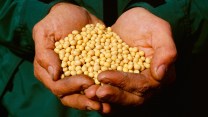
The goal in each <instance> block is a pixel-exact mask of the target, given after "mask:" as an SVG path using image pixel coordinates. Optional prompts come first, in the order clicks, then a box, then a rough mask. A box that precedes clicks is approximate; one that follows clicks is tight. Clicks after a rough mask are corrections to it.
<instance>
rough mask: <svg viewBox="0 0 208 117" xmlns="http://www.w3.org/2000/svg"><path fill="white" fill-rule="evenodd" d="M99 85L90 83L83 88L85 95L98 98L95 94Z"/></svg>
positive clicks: (94, 98)
mask: <svg viewBox="0 0 208 117" xmlns="http://www.w3.org/2000/svg"><path fill="white" fill-rule="evenodd" d="M99 87H100V85H92V86H90V87H88V88H87V89H85V90H84V93H85V95H86V96H87V97H88V98H90V99H93V100H98V98H97V96H96V90H97V89H98V88H99Z"/></svg>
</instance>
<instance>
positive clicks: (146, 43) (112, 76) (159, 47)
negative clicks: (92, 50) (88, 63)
mask: <svg viewBox="0 0 208 117" xmlns="http://www.w3.org/2000/svg"><path fill="white" fill-rule="evenodd" d="M112 29H113V31H114V32H116V33H117V34H118V35H119V36H120V37H121V39H123V41H125V42H126V43H127V44H128V45H130V46H133V47H137V48H138V49H139V50H143V51H144V52H145V54H146V55H145V56H146V57H151V58H152V61H151V68H150V69H146V70H144V71H142V72H141V73H140V74H134V73H125V72H119V71H105V72H101V73H100V74H99V75H98V80H99V81H100V82H102V83H103V84H104V85H103V86H100V87H96V88H94V89H93V88H91V90H85V93H86V95H87V96H88V97H90V98H92V97H98V98H99V99H100V100H102V101H103V102H108V103H115V104H120V105H131V106H132V105H136V106H138V105H141V104H143V103H144V101H145V100H146V99H148V98H149V97H151V95H152V94H153V92H154V91H156V90H157V89H158V88H159V87H160V86H161V85H162V84H163V83H167V82H171V81H172V80H173V79H174V78H175V75H170V73H172V72H173V73H174V67H172V64H173V62H174V61H175V59H176V54H177V51H176V47H175V44H174V41H173V38H172V34H171V27H170V25H169V23H168V22H166V21H164V20H163V19H161V18H159V17H157V16H155V15H153V14H151V13H150V12H148V11H147V10H145V9H143V8H132V9H130V10H128V11H126V12H125V13H123V14H122V15H121V16H120V17H119V18H118V19H117V21H116V23H115V24H114V25H113V26H112ZM166 76H170V77H166Z"/></svg>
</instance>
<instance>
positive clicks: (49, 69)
mask: <svg viewBox="0 0 208 117" xmlns="http://www.w3.org/2000/svg"><path fill="white" fill-rule="evenodd" d="M48 73H49V75H50V76H51V78H52V79H53V80H54V74H53V67H52V66H49V67H48Z"/></svg>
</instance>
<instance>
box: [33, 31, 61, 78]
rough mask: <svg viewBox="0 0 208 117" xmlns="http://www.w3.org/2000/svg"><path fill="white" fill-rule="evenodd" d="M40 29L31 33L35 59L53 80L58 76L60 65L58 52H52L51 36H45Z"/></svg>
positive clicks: (52, 42) (52, 38)
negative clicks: (38, 31) (39, 31)
mask: <svg viewBox="0 0 208 117" xmlns="http://www.w3.org/2000/svg"><path fill="white" fill-rule="evenodd" d="M43 32H44V31H42V32H41V33H36V34H34V35H33V38H34V42H35V60H36V61H37V63H38V64H39V65H40V66H41V67H42V68H43V69H45V70H46V71H47V72H48V75H49V76H51V78H52V79H53V80H58V79H59V78H60V73H61V66H60V60H59V57H58V54H56V53H55V52H54V47H55V45H54V44H55V42H54V37H53V36H45V34H44V33H43Z"/></svg>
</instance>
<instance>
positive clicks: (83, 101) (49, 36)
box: [33, 3, 102, 110]
mask: <svg viewBox="0 0 208 117" xmlns="http://www.w3.org/2000/svg"><path fill="white" fill-rule="evenodd" d="M98 22H99V23H102V22H101V21H100V20H99V19H97V18H96V17H95V16H93V15H92V14H90V13H89V12H88V11H86V10H85V9H84V8H82V7H79V6H76V5H72V4H70V3H58V4H56V5H55V6H53V7H52V8H51V10H50V12H49V14H48V15H47V16H46V17H45V18H44V19H42V20H41V21H40V22H38V23H37V24H36V25H35V26H34V28H33V39H34V43H35V58H34V74H35V76H36V77H37V79H38V80H40V81H41V82H42V83H43V84H44V85H45V86H46V87H47V88H48V89H50V90H51V91H52V92H53V93H54V94H55V95H56V96H58V97H60V99H61V101H62V103H63V104H64V105H66V106H69V107H73V108H77V109H81V110H86V109H88V110H91V109H92V110H99V109H100V108H101V107H100V103H99V102H96V101H93V100H91V99H89V98H87V97H86V96H85V95H82V94H80V92H81V91H83V90H84V89H86V88H88V87H89V86H90V85H93V84H94V81H93V80H92V79H90V78H89V77H87V76H84V75H79V76H73V77H70V78H65V79H60V74H61V71H62V69H61V67H60V60H59V57H58V55H57V54H56V53H55V52H54V48H55V46H54V44H55V42H56V41H58V40H60V39H62V38H64V37H65V36H67V35H68V34H69V33H71V32H72V30H75V29H76V30H81V28H82V27H84V26H85V25H86V24H90V23H98ZM59 79H60V80H59Z"/></svg>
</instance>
